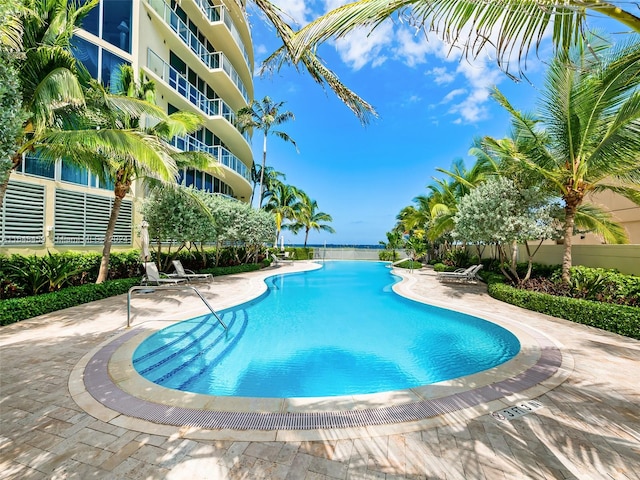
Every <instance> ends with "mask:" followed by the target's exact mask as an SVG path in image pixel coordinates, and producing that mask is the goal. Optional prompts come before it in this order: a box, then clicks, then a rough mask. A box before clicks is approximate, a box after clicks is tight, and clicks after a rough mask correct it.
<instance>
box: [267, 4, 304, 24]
mask: <svg viewBox="0 0 640 480" xmlns="http://www.w3.org/2000/svg"><path fill="white" fill-rule="evenodd" d="M273 3H274V4H275V5H276V6H277V7H278V8H279V9H280V10H282V11H283V12H285V13H286V14H287V15H288V16H289V17H291V18H292V19H293V20H294V21H295V22H296V23H297V24H298V25H306V24H307V23H309V21H310V20H311V17H312V13H313V12H312V11H311V8H309V6H308V5H307V3H306V2H305V0H276V1H274V2H273Z"/></svg>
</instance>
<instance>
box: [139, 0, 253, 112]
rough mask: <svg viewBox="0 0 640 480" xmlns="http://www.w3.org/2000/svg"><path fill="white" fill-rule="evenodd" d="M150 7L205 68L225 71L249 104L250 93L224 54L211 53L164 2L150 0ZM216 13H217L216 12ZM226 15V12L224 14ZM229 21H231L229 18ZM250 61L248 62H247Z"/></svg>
mask: <svg viewBox="0 0 640 480" xmlns="http://www.w3.org/2000/svg"><path fill="white" fill-rule="evenodd" d="M148 3H149V6H150V7H151V8H152V9H153V10H154V11H155V12H156V13H157V14H158V15H159V16H160V17H161V18H162V19H163V21H164V22H165V24H166V25H167V26H168V27H169V28H170V29H171V30H172V31H173V32H174V33H175V34H177V35H178V37H179V38H180V40H182V42H183V43H184V45H186V46H187V47H188V48H189V50H191V52H192V53H193V54H194V55H195V56H196V57H198V59H199V60H200V61H201V62H202V63H203V64H204V66H205V67H206V68H207V69H208V70H209V71H211V72H214V71H216V70H221V71H223V72H224V73H225V74H226V75H227V77H228V78H229V79H230V80H231V82H232V83H233V85H235V87H236V88H237V89H238V91H239V92H240V95H242V98H243V99H244V102H245V103H249V92H248V91H247V89H246V87H245V86H244V83H243V82H242V79H241V78H240V75H239V74H238V72H237V71H236V69H235V68H234V67H233V65H232V64H231V61H230V60H229V59H228V58H227V57H226V56H225V54H224V53H222V52H210V51H209V50H207V48H206V47H205V45H203V44H202V42H200V40H199V39H198V37H197V36H196V35H195V34H194V33H193V32H192V31H191V30H189V27H188V25H187V24H186V23H184V22H183V21H182V19H181V18H180V17H178V15H177V14H176V13H175V12H174V11H173V10H172V9H171V7H170V6H169V5H168V4H167V3H165V2H164V0H149V1H148ZM214 13H216V12H214ZM223 15H224V12H223ZM229 20H231V19H230V18H229ZM247 61H248V60H247Z"/></svg>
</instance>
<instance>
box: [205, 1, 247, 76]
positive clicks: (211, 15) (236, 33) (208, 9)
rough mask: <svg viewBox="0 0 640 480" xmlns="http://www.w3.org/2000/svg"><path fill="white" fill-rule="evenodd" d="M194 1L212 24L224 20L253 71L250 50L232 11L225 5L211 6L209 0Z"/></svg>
mask: <svg viewBox="0 0 640 480" xmlns="http://www.w3.org/2000/svg"><path fill="white" fill-rule="evenodd" d="M194 1H195V3H196V5H198V8H199V9H200V11H201V12H202V13H204V16H205V17H206V18H207V20H209V23H210V24H212V25H215V24H217V23H220V22H222V23H223V24H224V25H225V26H226V27H227V30H228V31H229V33H230V34H231V37H232V38H233V40H234V41H235V42H236V45H237V46H238V49H239V50H240V52H241V53H242V56H243V57H244V60H245V62H246V64H247V67H248V68H249V72H253V65H252V64H251V61H250V59H249V52H248V51H247V49H246V48H245V46H244V42H243V41H242V36H241V35H240V30H239V29H238V27H236V25H235V23H234V22H233V18H232V16H231V13H230V12H229V9H228V8H227V7H225V6H224V5H216V6H211V5H209V2H207V1H205V0H194ZM241 8H243V7H241Z"/></svg>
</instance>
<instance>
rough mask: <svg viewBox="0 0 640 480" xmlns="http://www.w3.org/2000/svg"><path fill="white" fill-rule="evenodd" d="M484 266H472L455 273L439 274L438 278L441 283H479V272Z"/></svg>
mask: <svg viewBox="0 0 640 480" xmlns="http://www.w3.org/2000/svg"><path fill="white" fill-rule="evenodd" d="M480 269H482V264H478V265H472V266H470V267H469V268H459V269H457V270H456V271H455V272H438V273H437V274H436V277H437V278H438V280H440V281H441V282H474V283H476V282H477V281H478V272H479V271H480Z"/></svg>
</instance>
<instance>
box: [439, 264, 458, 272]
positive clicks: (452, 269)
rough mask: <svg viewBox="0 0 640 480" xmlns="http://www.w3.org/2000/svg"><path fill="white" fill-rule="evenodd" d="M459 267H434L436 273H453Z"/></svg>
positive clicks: (441, 265) (440, 265) (442, 265)
mask: <svg viewBox="0 0 640 480" xmlns="http://www.w3.org/2000/svg"><path fill="white" fill-rule="evenodd" d="M457 268H458V267H454V266H452V265H445V264H444V263H436V264H434V265H433V269H434V270H435V271H436V272H453V271H454V270H456V269H457Z"/></svg>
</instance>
